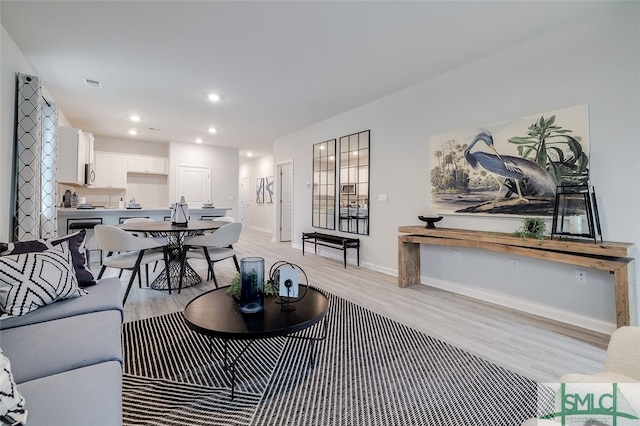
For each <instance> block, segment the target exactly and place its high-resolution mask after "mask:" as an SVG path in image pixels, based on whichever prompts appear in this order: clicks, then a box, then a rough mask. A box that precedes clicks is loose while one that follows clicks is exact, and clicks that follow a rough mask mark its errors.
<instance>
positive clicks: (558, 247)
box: [398, 225, 638, 327]
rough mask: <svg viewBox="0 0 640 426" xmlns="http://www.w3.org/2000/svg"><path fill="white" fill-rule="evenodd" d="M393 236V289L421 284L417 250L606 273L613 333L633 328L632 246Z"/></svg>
mask: <svg viewBox="0 0 640 426" xmlns="http://www.w3.org/2000/svg"><path fill="white" fill-rule="evenodd" d="M398 232H399V233H400V235H398V287H408V286H410V285H414V284H420V244H431V245H438V246H450V247H471V248H479V249H484V250H491V251H496V252H500V253H509V254H515V255H519V256H526V257H531V258H535V259H543V260H548V261H551V262H560V263H566V264H569V265H576V266H581V267H584V268H593V269H600V270H604V271H609V272H610V273H611V274H613V281H614V289H615V306H616V322H617V325H618V327H621V326H623V325H638V321H637V318H636V315H637V312H636V309H635V285H636V282H635V264H634V260H635V259H634V258H633V257H631V256H632V254H633V252H634V245H633V244H631V243H618V242H610V241H604V242H600V243H597V244H594V243H593V242H592V241H579V240H567V239H564V240H558V239H554V240H551V239H549V238H546V239H544V240H542V241H538V240H537V239H534V238H528V239H522V238H520V237H519V236H515V235H511V234H503V233H498V232H485V231H469V230H464V229H451V228H436V229H428V228H425V227H424V226H418V225H416V226H400V227H399V228H398ZM631 307H633V309H631Z"/></svg>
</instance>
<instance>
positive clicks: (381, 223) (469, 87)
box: [274, 2, 640, 331]
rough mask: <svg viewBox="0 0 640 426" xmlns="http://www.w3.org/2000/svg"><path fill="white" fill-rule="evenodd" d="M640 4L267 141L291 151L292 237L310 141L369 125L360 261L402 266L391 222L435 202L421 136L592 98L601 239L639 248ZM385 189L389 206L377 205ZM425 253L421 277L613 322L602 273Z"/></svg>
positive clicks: (286, 153) (567, 317) (304, 219)
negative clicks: (366, 227) (581, 278)
mask: <svg viewBox="0 0 640 426" xmlns="http://www.w3.org/2000/svg"><path fill="white" fill-rule="evenodd" d="M639 15H640V5H639V4H638V3H619V2H618V3H611V4H610V5H609V6H608V10H607V12H606V13H600V14H599V16H593V17H589V18H585V19H582V20H581V21H578V22H575V23H574V24H572V25H565V26H563V27H562V28H558V29H556V30H554V31H550V32H548V33H545V34H541V35H540V36H538V37H535V38H534V39H531V40H528V41H527V42H525V43H522V44H520V45H518V46H516V47H513V48H509V49H506V50H504V51H502V52H499V53H497V54H494V55H491V56H489V57H486V58H483V59H481V60H478V61H476V62H473V63H470V64H467V65H465V66H463V67H460V68H458V69H456V70H453V71H451V72H448V73H445V74H443V75H441V76H439V77H437V78H434V79H431V80H428V81H425V82H423V83H421V84H418V85H416V86H414V87H411V88H409V89H406V90H404V91H402V92H399V93H396V94H394V95H391V96H388V97H386V98H383V99H380V100H378V101H375V102H372V103H370V104H367V105H363V106H361V107H359V108H357V109H354V110H352V111H349V112H346V113H344V114H341V115H339V116H336V117H334V118H332V119H329V120H326V121H323V122H320V123H317V124H315V125H313V126H310V127H308V128H305V129H302V130H300V131H298V132H295V133H293V134H290V135H287V136H285V137H282V138H280V139H278V140H276V141H275V142H274V161H275V162H276V163H278V162H280V161H284V160H285V159H288V158H294V161H295V164H296V168H295V170H294V200H295V207H294V214H295V223H294V243H293V244H294V245H296V246H299V244H300V238H301V233H302V232H303V231H309V230H311V229H312V227H311V223H310V222H311V190H310V189H308V188H307V187H306V182H310V181H311V180H312V179H311V152H312V151H311V145H312V144H314V143H317V142H321V141H324V140H327V139H332V138H336V137H340V136H342V135H346V134H350V133H353V132H358V131H361V130H366V129H371V203H370V214H371V224H370V233H371V235H370V236H361V237H360V238H361V241H362V249H361V259H362V264H363V265H366V266H368V267H371V268H374V269H378V270H382V271H386V272H389V273H392V274H397V229H398V226H400V225H409V224H418V223H419V221H418V220H417V216H418V215H420V214H422V213H424V212H426V211H429V210H431V208H430V200H429V193H428V191H429V187H428V179H429V173H428V171H429V169H430V161H431V159H430V158H429V156H428V145H427V144H428V140H429V137H430V136H432V135H437V134H441V133H445V132H449V131H453V130H458V129H465V128H472V127H478V126H482V125H483V124H487V123H494V122H500V121H503V120H508V119H512V118H517V117H521V116H526V115H530V114H536V113H540V112H545V111H549V110H553V109H558V108H564V107H570V106H574V105H581V104H588V105H589V108H590V141H591V147H590V156H591V161H592V162H591V177H592V182H593V184H594V185H595V188H596V191H597V193H598V198H599V200H598V201H599V208H600V216H601V221H602V225H603V233H604V237H605V239H607V240H612V241H628V242H633V243H635V244H636V245H640V227H639V220H638V212H639V211H640V192H639V191H638V189H637V188H638V184H639V182H638V181H639V180H640V179H639V176H640V174H639V173H638V172H637V165H638V161H639V160H640V149H639V147H640V143H639V141H640V131H639V121H640V120H638V119H639V117H640V101H639V96H638V95H639V90H640V81H639V80H640V57H639V51H640V44H639V40H640V19H639ZM378 194H388V200H389V202H388V203H379V202H377V199H378ZM441 223H442V226H446V227H452V228H467V229H483V230H488V231H506V232H511V231H513V230H515V229H516V228H517V227H518V225H519V219H506V218H489V217H468V216H449V217H446V218H445V220H444V221H443V222H441ZM461 251H462V253H461V254H462V262H463V264H464V265H465V267H464V268H460V267H459V265H456V264H454V260H453V256H452V253H451V250H450V249H444V248H434V247H431V248H427V247H426V246H423V249H422V256H421V257H422V264H423V269H422V274H423V282H425V283H430V284H436V285H439V286H442V287H445V288H449V289H453V290H455V291H459V292H461V293H467V294H473V295H474V296H476V297H482V298H486V299H488V300H491V301H496V302H498V303H504V304H506V305H509V306H513V307H517V308H520V309H525V310H528V311H531V312H534V313H540V314H543V315H546V316H549V317H552V318H557V319H561V320H564V321H567V322H572V323H575V324H579V325H582V326H585V327H590V328H593V329H598V330H602V331H611V330H613V328H614V326H615V310H614V293H613V286H612V279H611V277H610V276H609V275H608V274H603V273H598V272H597V271H595V270H589V271H588V274H589V275H588V284H587V285H584V286H579V285H577V284H575V279H574V269H573V268H571V267H568V266H564V265H560V264H555V263H551V262H536V261H533V260H531V259H526V258H522V259H519V260H520V271H521V272H520V273H519V274H517V275H510V274H509V272H508V271H509V267H508V265H509V259H510V258H512V257H513V256H507V255H500V254H496V253H482V252H478V251H474V250H464V249H462V250H461Z"/></svg>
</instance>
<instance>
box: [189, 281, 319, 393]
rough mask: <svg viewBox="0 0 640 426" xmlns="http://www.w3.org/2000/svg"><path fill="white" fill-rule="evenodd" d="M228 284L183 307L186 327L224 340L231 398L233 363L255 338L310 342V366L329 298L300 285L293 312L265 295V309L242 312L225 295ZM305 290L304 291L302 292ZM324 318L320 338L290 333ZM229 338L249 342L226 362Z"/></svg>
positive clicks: (231, 299)
mask: <svg viewBox="0 0 640 426" xmlns="http://www.w3.org/2000/svg"><path fill="white" fill-rule="evenodd" d="M227 288H228V287H221V288H217V289H215V290H211V291H209V292H207V293H204V294H201V295H200V296H198V297H196V298H195V299H193V300H192V301H191V302H189V303H188V304H187V306H186V307H185V308H184V318H185V320H186V322H187V326H188V327H189V328H190V329H191V330H193V331H195V332H197V333H200V334H204V335H206V336H209V337H212V338H214V337H215V338H220V339H223V340H224V359H223V363H224V364H223V365H224V368H225V370H228V369H231V397H232V398H233V396H234V387H235V386H234V385H235V365H236V363H237V361H238V359H239V358H240V357H241V356H242V354H243V353H244V352H245V351H246V349H247V348H248V347H249V346H250V345H251V344H252V343H253V342H254V341H255V340H258V339H266V338H269V337H276V336H289V337H292V338H300V339H305V340H308V341H309V344H310V346H311V347H310V351H309V354H310V355H309V356H310V362H309V366H310V367H311V368H313V354H314V349H315V346H314V344H315V342H316V341H319V340H324V339H325V338H326V337H327V335H326V332H327V324H326V316H327V311H328V308H329V301H328V300H327V296H325V295H324V294H323V293H322V292H320V291H319V290H317V289H315V288H313V287H307V286H304V285H300V289H299V294H300V295H302V294H304V297H302V298H300V299H298V301H297V302H295V303H292V306H295V308H296V309H295V310H293V311H288V312H287V311H283V310H281V309H280V307H281V305H280V304H278V303H276V301H278V300H279V298H277V297H271V298H266V299H265V302H264V310H263V311H262V312H258V313H255V314H243V313H242V312H240V308H239V306H238V303H237V302H236V301H235V300H234V299H233V297H231V296H230V295H228V294H227ZM305 290H306V294H305ZM323 319H324V320H325V321H324V327H323V335H322V336H320V337H306V336H304V337H303V336H291V334H292V333H295V332H298V331H301V330H304V329H306V328H309V327H311V326H312V325H314V324H317V323H318V322H320V321H321V320H323ZM230 340H244V341H248V342H247V344H246V346H245V347H244V348H243V349H242V350H241V351H240V353H239V354H238V355H237V356H236V357H235V358H233V359H232V360H230V361H231V362H228V361H229V360H228V343H229V341H230Z"/></svg>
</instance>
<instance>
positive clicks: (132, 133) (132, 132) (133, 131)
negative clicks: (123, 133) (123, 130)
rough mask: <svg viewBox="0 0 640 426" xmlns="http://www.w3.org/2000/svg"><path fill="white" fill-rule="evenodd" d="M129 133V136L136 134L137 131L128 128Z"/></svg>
mask: <svg viewBox="0 0 640 426" xmlns="http://www.w3.org/2000/svg"><path fill="white" fill-rule="evenodd" d="M129 134H130V135H131V136H135V135H137V134H138V132H137V131H136V130H135V129H131V130H129Z"/></svg>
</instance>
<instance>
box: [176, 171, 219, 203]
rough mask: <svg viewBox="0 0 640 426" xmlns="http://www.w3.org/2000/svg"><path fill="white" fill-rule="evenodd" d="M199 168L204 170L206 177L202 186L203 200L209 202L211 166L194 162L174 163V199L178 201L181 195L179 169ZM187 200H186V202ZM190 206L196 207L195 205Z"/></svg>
mask: <svg viewBox="0 0 640 426" xmlns="http://www.w3.org/2000/svg"><path fill="white" fill-rule="evenodd" d="M189 168H191V169H200V170H201V171H203V172H206V174H207V178H206V180H205V181H203V184H204V187H203V193H202V195H203V198H204V200H206V201H205V202H211V167H209V166H203V165H196V164H176V182H175V191H176V195H175V197H174V199H175V201H178V198H179V197H180V196H181V195H183V194H180V171H181V170H182V169H189ZM188 201H189V200H187V202H188ZM192 207H194V208H195V207H196V206H195V205H194V206H192ZM197 207H201V206H197Z"/></svg>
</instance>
